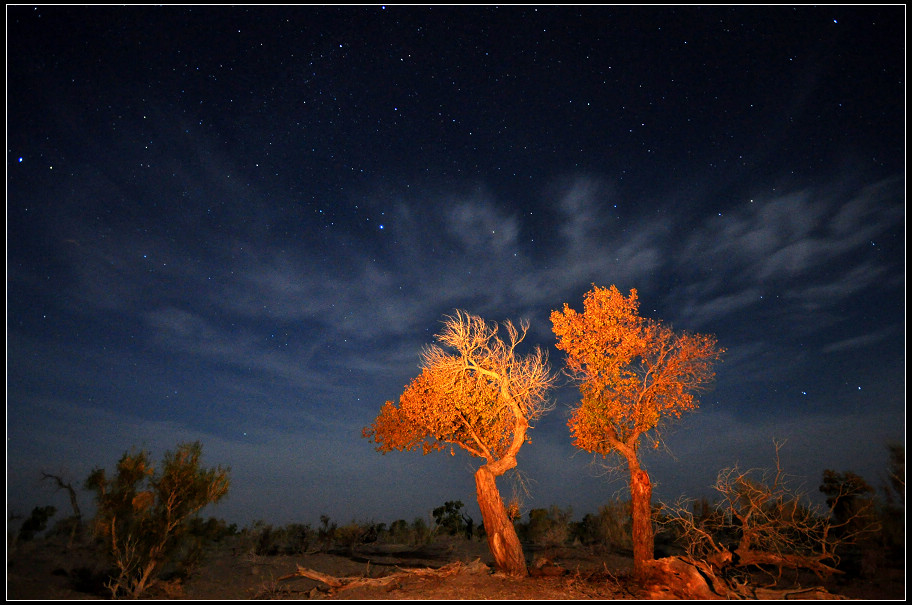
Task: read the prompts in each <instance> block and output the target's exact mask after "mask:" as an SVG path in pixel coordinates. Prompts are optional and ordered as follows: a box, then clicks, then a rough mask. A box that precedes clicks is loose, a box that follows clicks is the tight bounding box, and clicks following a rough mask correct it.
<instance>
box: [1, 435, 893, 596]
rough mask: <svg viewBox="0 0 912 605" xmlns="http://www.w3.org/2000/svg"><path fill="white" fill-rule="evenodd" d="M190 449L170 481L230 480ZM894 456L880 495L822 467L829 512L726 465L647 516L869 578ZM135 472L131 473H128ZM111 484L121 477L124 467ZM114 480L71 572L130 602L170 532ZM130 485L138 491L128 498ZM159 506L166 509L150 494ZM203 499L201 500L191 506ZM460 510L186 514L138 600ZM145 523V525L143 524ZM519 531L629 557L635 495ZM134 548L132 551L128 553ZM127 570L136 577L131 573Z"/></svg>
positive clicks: (29, 536) (425, 527) (50, 539)
mask: <svg viewBox="0 0 912 605" xmlns="http://www.w3.org/2000/svg"><path fill="white" fill-rule="evenodd" d="M183 448H184V449H179V450H178V451H179V452H184V456H183V457H181V456H177V457H176V458H177V459H175V455H174V454H171V455H170V456H171V458H170V459H171V460H172V462H171V464H170V465H165V466H164V467H163V468H164V469H165V470H164V471H163V472H164V474H166V475H167V474H171V475H172V476H174V474H175V473H174V471H175V470H176V469H183V471H184V473H183V474H181V473H177V475H182V476H183V477H184V478H185V479H187V478H190V477H194V476H195V477H197V478H198V479H199V478H200V477H203V476H205V477H208V478H209V483H208V484H209V485H212V483H211V481H212V480H213V479H219V478H221V479H223V480H227V476H223V475H222V474H221V473H226V472H227V471H220V470H218V469H215V470H209V471H203V469H201V468H200V467H199V466H198V459H197V460H196V463H194V462H193V460H194V458H193V456H192V454H193V452H197V450H195V449H194V448H192V447H191V448H190V449H187V446H183ZM777 453H778V449H777ZM888 454H889V464H888V469H887V473H886V474H885V478H886V481H885V482H884V484H883V485H882V486H881V487H880V488H879V489H875V488H874V487H873V486H872V485H871V484H869V483H868V482H867V481H866V480H865V479H863V478H861V477H859V476H857V475H855V474H853V473H850V472H835V471H832V470H827V471H825V472H824V473H823V475H822V477H821V483H820V491H821V492H822V493H823V494H824V495H825V496H826V497H827V506H826V507H824V508H822V509H817V508H814V507H812V506H811V505H810V504H808V500H807V495H806V494H801V493H799V492H797V491H795V490H794V489H793V488H792V487H791V485H790V482H789V480H788V476H787V475H786V474H785V473H784V472H783V470H782V469H781V468H779V467H778V466H773V467H772V468H770V469H749V470H746V471H745V470H739V469H737V468H731V469H724V470H723V471H721V472H720V474H719V479H718V481H717V484H716V490H717V494H718V497H717V498H716V499H715V500H709V499H706V498H704V499H700V500H695V501H683V500H682V501H679V502H677V503H675V504H674V505H657V506H655V507H653V513H652V520H653V524H654V528H655V531H656V541H657V544H658V545H659V550H660V551H663V553H662V554H663V556H664V555H668V554H674V553H682V554H685V555H688V556H690V557H693V558H695V559H698V560H704V561H709V562H712V564H713V565H715V566H717V567H716V568H719V569H722V568H731V569H735V568H742V569H743V568H745V567H747V566H750V567H751V569H754V570H765V571H767V572H768V573H769V575H770V578H771V580H772V579H776V580H780V579H781V578H782V577H783V569H793V568H798V567H802V566H803V567H805V568H807V569H811V570H813V571H818V572H820V573H821V574H823V575H827V574H829V573H840V574H844V576H845V577H846V578H870V577H872V576H873V575H874V574H875V573H877V572H878V570H880V569H882V568H885V567H898V568H902V567H903V566H904V554H905V544H904V535H905V525H904V524H905V518H904V506H905V479H904V478H905V466H904V461H905V452H904V447H903V446H901V445H890V446H889V447H888ZM143 460H144V458H143ZM777 460H778V459H777ZM181 461H182V462H181ZM139 462H140V456H139V455H138V454H130V455H126V454H125V457H124V458H123V459H122V460H121V464H120V465H119V466H118V468H119V469H121V468H123V469H124V472H126V470H128V469H133V470H137V471H138V470H139V465H138V463H139ZM142 468H143V469H145V470H144V471H143V473H138V475H142V476H146V477H150V474H149V473H150V472H151V469H149V468H148V467H146V466H145V463H143V465H142ZM168 469H171V471H169V470H168ZM193 469H196V470H193ZM97 473H98V471H96V472H94V473H93V475H92V480H93V481H95V482H96V485H98V483H97V482H98V481H99V480H100V476H99V475H98V474H97ZM201 473H204V474H201ZM206 473H208V474H206ZM138 475H137V474H132V473H126V474H125V475H124V476H123V478H126V479H129V477H136V476H138ZM153 475H154V476H155V477H156V484H157V485H159V486H160V487H159V489H164V490H165V491H163V492H160V493H177V492H175V491H169V489H172V488H173V489H177V491H181V489H183V488H180V489H179V485H178V484H175V483H170V484H169V483H167V482H162V481H161V477H162V475H160V474H154V473H153ZM116 477H121V473H120V470H119V471H118V474H117V475H116ZM116 477H115V478H114V479H111V480H106V481H105V482H104V483H103V484H104V485H105V486H106V487H105V491H104V493H106V494H107V495H108V496H111V495H112V494H113V493H115V492H119V493H121V495H122V496H123V497H121V498H119V499H115V501H117V502H123V503H126V502H129V505H130V507H129V511H128V510H127V509H126V508H120V505H117V506H114V508H111V507H110V505H109V506H107V507H102V509H100V512H99V515H98V516H97V517H96V518H95V519H94V520H93V524H94V526H95V527H96V534H95V536H96V537H95V538H93V537H92V535H91V534H89V533H86V532H80V534H79V536H81V538H80V544H77V545H76V546H77V547H85V546H89V545H91V546H92V548H93V549H94V551H95V552H96V553H97V554H98V556H99V560H105V561H108V564H107V565H105V566H103V567H100V568H99V567H97V566H96V567H93V566H92V565H90V564H89V562H88V561H86V562H84V563H83V564H82V565H80V566H76V567H75V568H74V569H73V570H71V571H70V577H71V580H72V585H73V587H74V589H76V590H80V591H82V592H86V593H89V594H94V595H96V596H103V595H104V593H105V592H107V593H108V594H109V595H114V596H131V587H132V590H133V591H135V590H136V588H138V587H139V583H138V581H137V580H138V579H139V578H140V576H138V575H137V574H138V573H139V571H140V570H142V569H144V568H143V567H142V566H141V565H139V564H138V562H141V561H150V560H151V553H152V549H153V548H155V547H156V545H157V544H160V543H161V537H162V536H163V534H162V533H161V530H157V531H153V532H151V533H150V535H149V536H148V537H147V536H140V535H137V534H136V529H135V528H138V527H152V528H154V527H156V525H158V526H159V528H161V527H163V526H161V525H160V523H161V518H159V519H158V520H155V516H154V515H153V514H152V510H154V509H155V508H156V507H155V506H152V507H150V506H149V505H148V503H147V500H145V499H147V498H148V497H149V496H140V495H139V494H141V493H142V492H143V491H144V490H140V489H132V490H130V489H127V488H129V486H130V485H133V486H137V485H139V483H140V482H135V483H133V484H130V483H129V481H128V480H127V481H126V482H125V483H123V484H122V485H120V486H119V487H115V485H116V484H117V480H116ZM191 484H193V483H192V482H191V483H190V484H188V483H181V484H180V485H183V486H185V487H186V486H187V485H191ZM206 484H207V481H202V482H201V483H198V484H197V485H206ZM216 484H217V485H218V482H216ZM168 485H170V486H171V488H168V487H167V486H168ZM221 485H224V484H221ZM125 489H126V490H127V491H128V492H129V493H131V494H132V496H130V497H129V498H127V497H126V492H124V490H125ZM217 492H218V489H217V490H216V493H217ZM185 493H186V492H185ZM200 493H201V492H198V496H199V494H200ZM206 493H210V492H206ZM137 496H138V498H137ZM205 497H206V496H204V498H205ZM153 501H159V502H160V500H158V498H157V497H155V496H153ZM165 501H167V498H166V499H165ZM200 501H201V500H200V498H199V497H197V499H196V502H197V503H199V502H200ZM134 502H135V503H136V504H135V505H134ZM463 508H464V506H463V503H462V502H460V501H458V500H451V501H446V502H444V503H443V504H442V505H441V506H439V507H436V508H435V509H433V511H430V514H429V515H428V518H424V517H417V518H414V519H412V520H411V521H407V520H405V519H397V520H395V521H393V522H391V523H389V524H387V523H377V522H364V521H349V522H347V523H345V524H340V523H338V522H336V521H334V520H333V519H331V518H330V517H329V516H327V515H323V516H321V518H320V522H319V523H318V524H316V525H312V524H310V523H291V524H288V525H285V526H281V527H277V526H273V525H270V524H268V523H267V522H265V521H257V522H254V523H252V524H251V525H250V526H248V527H245V528H242V529H239V528H238V527H237V526H236V525H234V524H228V523H226V522H225V521H223V520H220V519H216V518H214V517H210V518H208V519H203V518H201V517H199V516H198V515H195V514H192V515H186V516H183V517H182V518H183V521H182V522H181V523H180V524H179V529H177V528H175V529H173V530H172V531H171V533H170V534H169V535H170V536H171V539H170V540H166V541H165V542H166V543H167V546H166V547H165V548H164V550H161V551H157V552H162V553H166V556H162V557H160V558H158V559H156V561H157V563H156V565H155V566H153V568H152V572H151V573H149V574H148V576H147V577H146V580H145V583H144V584H143V585H142V589H141V590H140V591H139V592H138V594H140V595H142V594H143V593H144V592H145V591H146V590H147V589H148V588H149V587H150V586H152V585H153V584H154V583H156V582H161V583H162V585H163V586H167V585H169V583H172V582H174V581H175V580H186V579H188V578H190V577H192V576H193V575H194V573H195V572H196V570H197V569H199V566H200V564H201V563H202V562H203V560H204V559H205V558H206V557H207V556H209V554H210V553H212V552H213V551H214V550H215V549H219V550H221V551H222V552H230V553H233V554H234V555H235V556H238V557H274V556H297V555H303V554H313V553H332V554H337V555H342V556H346V555H356V554H358V553H359V552H364V551H365V550H366V549H367V548H368V547H370V546H372V545H385V544H386V545H406V546H412V547H415V548H420V547H421V546H423V545H427V544H431V543H433V542H435V541H436V540H439V539H445V540H476V541H478V540H485V539H486V534H485V528H484V525H483V524H480V523H479V524H476V523H475V521H474V520H473V519H472V518H471V517H470V516H469V515H467V514H465V513H464V512H463ZM113 510H119V511H120V514H122V515H124V514H125V517H126V518H127V519H124V520H123V521H122V522H121V521H119V520H118V521H115V520H114V519H113V518H112V515H111V514H110V513H111V511H113ZM158 510H159V511H161V510H163V509H161V508H159V509H158ZM185 510H186V509H185ZM54 513H55V510H54V507H52V506H45V507H36V508H35V509H33V511H32V514H31V515H30V516H29V517H28V518H27V519H25V520H23V522H22V523H21V524H20V526H19V528H18V529H15V530H13V531H11V532H10V534H9V535H8V547H9V548H8V552H9V559H10V560H11V561H14V560H15V556H16V545H17V544H24V543H26V542H29V543H37V544H41V543H42V542H46V543H47V544H48V545H51V544H54V545H58V546H54V547H55V548H57V547H59V545H62V544H68V546H67V548H71V547H72V545H71V544H70V536H71V535H72V529H73V523H74V521H75V517H74V516H70V517H65V518H63V519H60V520H58V521H57V523H56V524H54V525H53V526H51V527H50V528H48V525H49V521H50V520H51V519H52V518H53V516H54ZM147 515H149V516H147ZM143 518H145V521H142V520H141V519H143ZM128 519H129V520H128ZM121 523H123V524H121ZM144 523H146V525H144ZM131 527H132V528H134V529H132V530H131V529H130V528H131ZM513 527H514V530H515V531H516V534H517V536H518V537H519V539H520V540H521V542H522V544H523V545H524V547H525V548H527V549H534V550H536V551H537V552H539V553H544V554H545V555H547V554H548V553H549V552H557V549H560V548H575V549H579V550H581V551H582V552H584V553H586V554H587V555H591V556H596V557H598V556H606V555H608V554H610V553H614V554H620V555H622V556H632V548H633V544H632V517H631V502H630V500H615V501H610V502H606V503H605V504H604V505H603V506H601V507H600V508H599V510H598V511H596V512H590V513H586V514H584V515H583V516H582V517H581V518H577V519H576V520H574V514H573V511H572V509H570V508H560V507H558V506H551V507H549V508H533V509H531V510H528V511H525V512H524V513H523V514H522V515H520V516H517V517H516V518H515V519H514V520H513ZM106 528H111V529H106ZM469 528H471V531H469ZM115 531H116V532H118V533H117V535H118V536H123V537H118V538H117V543H118V544H119V545H120V546H119V547H118V548H119V550H115V548H114V547H113V540H112V536H111V534H112V533H114V532H115ZM42 532H43V533H42ZM121 532H123V533H121ZM155 537H157V539H155ZM128 545H132V546H131V548H132V551H131V548H128ZM141 549H148V550H147V551H146V552H147V553H149V555H150V556H148V558H145V559H144V558H143V553H142V550H141ZM127 552H132V553H133V556H134V557H136V561H137V564H136V565H134V566H133V567H125V566H124V565H123V563H124V562H125V561H127V559H125V558H124V554H125V553H127ZM771 555H772V556H771ZM118 556H119V557H121V558H120V559H118V558H117V557H118ZM130 569H132V570H133V574H134V575H130V574H127V573H125V570H130ZM130 582H133V583H132V584H131V583H130ZM115 589H116V590H115Z"/></svg>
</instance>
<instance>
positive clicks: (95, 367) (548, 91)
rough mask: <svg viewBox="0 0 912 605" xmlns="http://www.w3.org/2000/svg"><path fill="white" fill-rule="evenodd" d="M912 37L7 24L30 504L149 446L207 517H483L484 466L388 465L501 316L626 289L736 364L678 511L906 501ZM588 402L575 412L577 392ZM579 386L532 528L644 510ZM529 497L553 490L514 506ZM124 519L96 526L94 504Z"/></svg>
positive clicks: (233, 21) (77, 11)
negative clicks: (438, 339) (394, 443)
mask: <svg viewBox="0 0 912 605" xmlns="http://www.w3.org/2000/svg"><path fill="white" fill-rule="evenodd" d="M904 28H905V7H904V6H888V7H874V8H860V7H823V8H814V7H799V8H790V7H759V8H756V7H737V8H730V7H711V8H698V7H644V8H625V7H584V8H580V7H560V8H558V7H540V8H533V7H506V8H489V7H448V8H445V7H397V6H387V7H382V6H373V7H333V8H309V7H303V8H301V7H274V8H229V7H210V8H206V7H116V8H109V7H88V8H87V7H81V8H70V7H38V8H35V7H18V6H12V7H11V6H8V7H7V505H8V510H9V511H10V512H18V513H20V514H21V513H26V514H27V512H28V511H29V510H30V509H31V508H32V507H33V506H37V505H44V504H47V503H55V504H56V505H57V507H58V509H59V510H67V509H68V503H67V500H66V498H65V496H64V494H62V493H59V492H58V493H55V492H54V490H53V486H52V485H50V484H49V483H48V482H44V483H42V482H41V481H40V473H41V471H46V472H51V473H57V474H61V475H62V476H64V477H65V478H67V479H69V480H71V481H73V482H74V483H79V482H81V481H82V480H83V479H84V478H85V477H86V476H87V475H88V473H89V472H90V470H91V469H92V468H93V467H95V466H105V467H107V468H112V467H113V465H114V463H115V462H116V461H117V459H118V458H119V457H120V455H121V454H122V453H123V452H124V451H126V450H128V449H130V448H132V447H134V446H136V447H142V448H146V449H148V450H150V451H151V453H152V455H153V459H155V460H160V459H161V455H162V454H163V453H164V451H165V450H166V449H173V448H174V447H175V446H176V445H177V444H178V443H179V442H181V441H188V440H200V441H201V442H202V444H203V455H204V462H205V463H206V464H208V465H212V466H214V465H217V464H218V465H223V466H230V467H231V468H232V487H231V490H230V492H229V495H228V497H227V499H226V500H225V501H224V502H223V503H220V504H219V505H218V506H217V507H213V508H211V509H208V510H207V514H213V515H216V516H219V517H223V518H226V519H228V520H229V521H233V522H237V523H239V524H246V523H249V522H251V521H253V520H255V519H263V520H266V521H267V522H269V523H273V524H285V523H289V522H311V523H315V522H316V521H317V520H318V518H319V516H320V515H321V514H328V515H329V516H330V517H332V518H333V519H335V520H338V521H339V522H342V523H345V522H348V521H351V520H358V521H367V520H374V521H378V522H387V523H388V522H391V521H393V520H395V519H398V518H405V519H409V520H411V519H413V518H414V517H416V516H422V517H425V518H427V517H428V516H429V514H430V511H431V510H432V509H433V508H434V507H436V506H439V505H441V504H442V503H443V502H445V501H447V500H456V499H458V500H462V501H463V502H465V503H466V505H467V509H468V510H469V512H471V513H474V514H475V516H476V517H478V513H477V505H476V504H475V497H474V481H473V478H472V473H473V471H474V469H475V468H476V467H477V461H475V460H472V459H469V458H468V457H466V456H462V455H457V456H456V457H451V456H448V455H446V456H445V455H441V454H437V455H430V456H427V457H423V456H421V454H420V453H393V454H387V455H385V456H382V455H380V454H379V453H377V452H375V451H374V450H373V449H372V447H371V444H370V443H369V442H367V440H365V439H363V438H361V436H360V435H361V429H362V427H364V426H366V425H368V424H370V423H371V422H372V420H373V419H374V417H375V416H376V414H377V413H378V412H379V410H380V407H381V406H382V404H383V403H384V402H385V401H386V400H396V399H397V398H398V396H399V394H400V393H401V392H402V389H403V387H404V386H405V385H406V384H407V383H408V382H409V381H410V380H411V379H412V378H413V377H414V376H415V375H417V373H418V367H417V366H418V362H419V354H420V351H421V348H422V347H423V346H424V345H426V344H429V343H431V342H432V339H433V335H434V334H435V333H436V332H437V331H438V330H439V328H440V320H441V319H442V318H443V316H444V315H445V314H447V313H451V312H452V311H453V310H454V309H464V310H466V311H469V312H471V313H474V314H477V315H481V316H482V317H484V318H486V319H488V320H491V321H501V320H505V319H512V320H514V321H519V320H522V319H527V320H529V321H530V322H531V333H530V339H529V341H530V344H540V345H541V346H543V347H546V348H548V349H549V350H550V352H551V361H552V365H553V367H554V371H555V372H558V371H560V370H561V369H562V367H563V358H562V354H561V353H560V352H558V351H557V350H556V349H555V348H554V343H555V339H554V336H553V334H552V332H551V325H550V322H549V319H548V316H549V313H550V311H551V310H552V309H559V308H561V307H562V305H563V304H564V303H569V304H570V305H571V306H573V307H574V308H577V309H581V307H582V299H583V295H584V293H585V292H586V291H587V290H589V288H590V287H591V285H592V284H593V283H594V284H597V285H600V286H605V287H607V286H609V285H612V284H614V285H617V286H618V288H619V289H621V290H622V291H623V292H627V291H629V290H630V289H631V288H636V289H637V290H638V291H639V297H640V300H641V312H642V314H643V315H644V316H648V317H654V318H657V319H662V320H664V321H666V322H669V323H671V324H672V325H673V326H674V327H675V328H677V329H681V330H689V331H701V332H710V333H713V334H715V335H716V336H717V337H718V339H719V342H720V345H721V346H723V347H725V348H726V349H727V350H728V353H727V355H726V356H725V361H724V363H722V364H721V365H720V366H719V367H718V371H717V381H716V385H715V389H714V390H713V391H711V392H709V393H707V394H706V395H705V396H704V397H703V398H702V406H701V409H700V411H699V412H698V413H696V414H693V415H691V416H689V417H687V418H686V419H685V420H684V422H682V423H680V424H679V425H677V427H676V429H675V430H674V431H673V432H672V433H671V434H670V435H669V438H668V444H669V451H668V452H658V453H655V454H650V455H649V456H648V457H647V459H646V464H647V467H648V468H649V469H650V471H651V472H652V476H653V480H654V481H655V482H656V484H657V489H656V499H657V500H664V501H671V500H674V499H676V498H677V497H678V496H680V495H682V494H687V495H691V496H698V495H704V494H707V493H709V490H708V486H709V485H710V484H711V483H712V482H713V480H714V479H715V477H716V475H717V473H718V472H719V471H720V470H721V469H723V468H726V467H730V466H732V465H735V464H738V465H740V466H742V467H745V468H747V467H751V466H766V467H768V466H771V465H772V464H773V462H774V460H773V453H774V449H773V439H779V440H786V444H785V446H784V448H783V449H782V452H781V453H782V463H783V466H784V467H785V468H786V470H787V471H789V472H791V473H792V474H794V475H796V482H797V484H800V485H804V487H805V489H806V491H808V492H809V493H810V494H811V495H813V494H814V493H815V492H816V491H817V486H818V485H819V483H820V478H821V475H822V472H823V470H824V469H827V468H830V469H834V470H837V471H840V472H842V471H848V470H851V471H854V472H857V473H860V474H862V475H863V476H864V477H865V478H867V479H868V480H869V482H871V483H873V484H879V483H880V482H881V479H882V476H883V474H884V472H885V469H886V466H887V451H886V444H887V443H888V442H890V441H899V442H904V439H905V296H904V292H905V109H904V108H905V88H906V82H905V49H904V43H905V29H904ZM562 384H563V383H562ZM577 395H578V394H577V391H576V389H575V388H574V387H573V386H572V385H564V386H562V387H561V388H560V389H558V390H556V391H555V392H554V399H555V400H556V403H557V406H556V409H555V410H554V411H553V412H552V413H551V414H550V415H548V416H546V417H545V418H543V419H542V420H541V421H540V422H539V423H538V424H537V425H536V427H535V428H534V430H533V431H532V433H531V436H532V442H531V443H529V444H527V445H526V446H525V447H524V448H523V450H522V451H521V453H520V456H519V470H520V471H521V473H522V476H523V483H525V485H526V487H527V488H528V490H529V493H528V495H526V496H525V497H524V511H527V510H528V509H529V508H534V507H547V506H550V505H552V504H556V505H558V506H561V507H567V506H572V507H573V509H574V511H575V512H576V513H577V515H582V514H585V513H587V512H596V511H597V509H598V506H599V505H601V504H603V503H605V502H606V501H608V500H609V499H612V498H614V497H616V496H618V495H622V494H621V493H620V490H622V488H623V486H624V482H623V474H622V475H621V476H620V480H615V481H611V480H610V478H609V477H605V476H603V475H604V474H603V473H601V472H600V469H599V468H598V465H595V466H593V465H592V458H591V456H589V455H588V454H585V453H583V452H580V451H578V450H575V449H574V448H573V447H572V445H571V444H570V438H569V433H568V431H567V428H566V419H567V415H568V406H570V405H571V404H573V403H574V401H575V400H576V398H577ZM500 485H501V491H502V493H503V494H504V496H505V497H507V498H509V497H511V496H512V495H513V492H514V490H515V489H517V487H516V482H515V481H511V480H510V479H508V478H507V479H503V480H501V482H500ZM81 497H82V498H83V505H84V507H86V508H90V507H89V494H88V493H87V492H83V493H82V494H81Z"/></svg>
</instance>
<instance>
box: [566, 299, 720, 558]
mask: <svg viewBox="0 0 912 605" xmlns="http://www.w3.org/2000/svg"><path fill="white" fill-rule="evenodd" d="M583 308H584V310H583V313H577V312H576V311H574V310H573V309H571V308H570V307H569V306H568V305H566V304H565V305H564V309H563V311H553V312H552V313H551V322H552V323H553V325H554V333H555V334H556V335H557V340H558V343H557V348H558V349H560V350H562V351H564V352H565V353H566V354H567V368H568V370H569V372H570V373H571V374H572V375H573V376H574V377H575V378H577V379H578V381H579V388H580V393H581V395H582V399H581V401H580V404H579V406H578V407H576V408H575V409H574V410H573V413H572V415H571V417H570V420H569V421H568V426H569V427H570V433H571V435H572V437H573V443H574V445H575V446H576V447H578V448H580V449H583V450H585V451H588V452H593V453H596V454H600V455H602V456H606V457H607V456H608V455H609V454H617V455H619V456H620V457H621V458H623V459H624V460H625V461H626V463H627V466H628V468H629V471H630V497H631V502H632V518H633V528H632V538H633V557H634V571H635V572H636V573H637V574H640V573H641V572H643V571H644V568H645V565H646V563H647V562H648V561H651V560H652V559H653V548H654V539H653V530H652V512H651V500H652V484H651V483H650V480H649V475H648V474H647V472H646V471H645V470H644V469H643V467H642V465H641V464H640V454H639V448H640V445H641V442H642V441H643V440H646V441H648V443H649V444H650V445H652V446H653V447H656V448H657V447H658V446H659V443H660V441H661V426H662V424H663V423H664V422H666V421H668V420H671V419H675V418H680V416H681V414H683V413H684V412H687V411H690V410H693V409H695V408H696V407H697V405H698V401H697V399H696V398H695V397H694V393H696V392H697V391H699V390H701V389H702V388H704V387H705V386H706V385H708V383H709V382H710V381H711V380H712V379H713V377H714V376H715V374H714V373H713V370H712V365H713V362H714V361H716V360H718V359H719V358H720V357H721V355H722V353H723V352H724V350H723V349H720V348H717V347H716V339H715V338H714V337H713V336H710V335H704V334H687V333H680V334H679V333H675V332H674V331H673V330H672V329H671V328H669V327H667V326H666V325H664V324H662V323H661V322H659V321H655V320H650V319H645V318H642V317H640V316H639V313H638V308H639V301H638V300H637V293H636V290H631V291H630V296H628V297H625V296H624V295H623V294H621V293H620V292H619V291H618V290H617V288H616V287H614V286H611V287H610V288H599V287H597V286H593V288H592V290H590V291H589V292H588V293H586V296H585V299H584V301H583Z"/></svg>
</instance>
